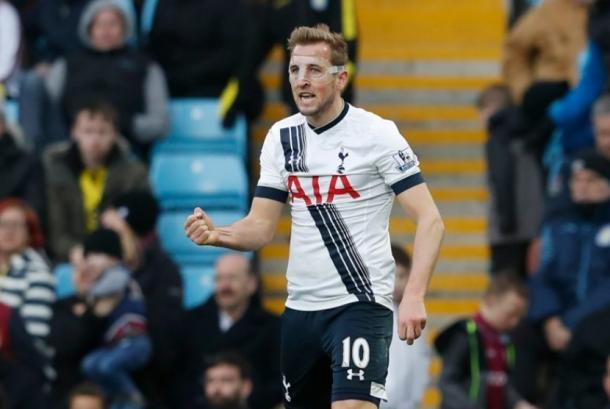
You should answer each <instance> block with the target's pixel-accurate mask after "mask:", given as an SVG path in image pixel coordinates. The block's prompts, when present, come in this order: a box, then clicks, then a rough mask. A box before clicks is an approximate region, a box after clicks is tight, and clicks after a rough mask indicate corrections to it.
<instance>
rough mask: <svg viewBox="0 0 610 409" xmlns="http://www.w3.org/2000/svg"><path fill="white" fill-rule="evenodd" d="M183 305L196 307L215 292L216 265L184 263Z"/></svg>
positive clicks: (181, 270)
mask: <svg viewBox="0 0 610 409" xmlns="http://www.w3.org/2000/svg"><path fill="white" fill-rule="evenodd" d="M180 272H181V273H182V282H183V288H184V293H183V297H182V300H183V305H184V308H186V309H191V308H194V307H196V306H198V305H200V304H203V303H204V302H206V301H207V300H208V298H209V297H210V295H212V293H213V292H214V266H213V265H212V264H202V263H200V264H182V265H181V266H180Z"/></svg>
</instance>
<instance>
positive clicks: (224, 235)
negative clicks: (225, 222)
mask: <svg viewBox="0 0 610 409" xmlns="http://www.w3.org/2000/svg"><path fill="white" fill-rule="evenodd" d="M283 206H284V204H283V203H281V202H279V201H276V200H271V199H267V198H262V197H255V198H254V200H253V201H252V207H251V209H250V213H248V215H247V216H246V217H244V218H243V219H241V220H238V221H237V222H235V223H233V224H232V225H230V226H225V227H216V226H214V223H213V221H212V220H211V219H210V217H209V216H208V215H207V214H206V213H205V212H204V211H203V210H202V209H201V208H199V207H197V208H195V210H194V211H193V214H192V215H190V216H189V217H188V218H187V219H186V223H185V225H184V230H185V232H186V235H187V236H188V238H189V239H191V240H192V241H193V242H194V243H196V244H199V245H207V246H216V247H226V248H230V249H234V250H242V251H249V250H258V249H260V248H261V247H263V246H264V245H266V244H267V243H269V242H270V241H271V240H272V239H273V235H274V233H275V229H276V227H277V224H278V221H279V219H280V216H281V214H282V207H283Z"/></svg>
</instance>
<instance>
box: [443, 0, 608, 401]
mask: <svg viewBox="0 0 610 409" xmlns="http://www.w3.org/2000/svg"><path fill="white" fill-rule="evenodd" d="M609 39H610V1H608V0H543V1H540V2H537V4H535V5H532V6H531V7H530V8H529V9H528V11H526V12H525V13H524V14H522V16H521V17H520V18H518V19H516V20H515V22H514V24H513V25H512V27H511V28H510V30H509V32H508V34H507V38H506V41H505V48H504V57H503V61H502V69H503V79H504V82H503V83H502V84H496V85H493V86H490V87H488V88H486V89H485V90H484V91H483V92H482V93H481V96H480V98H479V100H478V107H479V109H480V113H481V119H482V121H483V123H484V126H485V128H486V130H487V134H488V138H487V142H486V146H485V154H486V160H487V164H488V185H489V191H490V197H491V200H490V206H489V217H488V220H489V223H488V238H489V244H490V249H491V264H490V274H491V277H492V287H493V282H495V281H496V280H497V279H501V277H503V275H504V274H506V273H511V274H516V275H518V276H520V277H521V280H522V282H523V283H525V284H527V286H528V290H529V297H528V298H529V303H528V304H529V305H528V307H527V313H526V314H525V316H524V318H523V319H522V320H521V321H520V323H519V325H517V326H516V327H515V329H513V330H512V331H508V330H509V328H506V330H505V332H506V339H505V340H504V341H503V344H504V345H505V348H508V347H507V345H512V346H511V348H513V347H514V349H515V351H516V358H515V360H514V365H505V367H504V368H505V371H504V374H505V375H506V376H507V377H508V378H509V381H508V383H505V385H507V386H506V389H505V393H508V392H509V391H514V392H515V393H517V394H518V396H520V397H522V398H523V399H524V400H525V401H528V402H530V403H531V404H534V405H536V407H541V408H549V409H581V408H582V409H585V408H594V407H595V408H597V407H599V408H602V407H605V406H606V405H608V402H609V398H608V395H607V393H606V392H605V391H604V381H603V379H604V374H605V373H606V365H607V364H606V363H607V361H608V357H609V355H610V336H609V334H608V331H607V329H606V328H605V327H606V325H604V324H603V323H604V322H607V320H608V311H609V310H610V268H609V266H610V149H609V146H610V83H609V82H608V74H609V73H610V47H609ZM487 303H488V297H486V298H485V299H484V301H483V307H485V305H486V304H487ZM507 311H508V310H507ZM472 322H474V324H471V325H474V326H475V327H476V329H477V331H479V332H480V333H481V334H483V332H484V327H485V325H484V323H483V324H480V323H478V322H477V320H476V317H475V319H474V321H472ZM456 325H457V328H458V329H459V330H460V331H459V332H460V333H462V334H463V335H462V336H461V337H462V338H463V339H464V340H466V339H467V336H466V334H467V333H468V324H464V323H463V322H462V323H458V324H456ZM455 328H456V327H452V329H449V330H448V331H451V332H455ZM443 334H445V335H442V336H441V337H439V338H438V340H437V347H439V348H440V349H439V351H440V352H441V354H442V356H443V358H445V359H446V362H445V363H446V364H450V365H448V366H447V369H443V374H442V375H441V389H444V392H445V393H446V394H447V396H446V400H444V402H447V404H446V405H445V406H443V407H451V406H450V404H451V403H452V402H455V400H454V399H452V398H451V397H452V396H453V397H455V396H462V397H464V398H466V401H469V402H470V404H471V405H472V406H460V407H472V408H475V407H494V408H496V407H497V408H499V407H505V408H517V407H521V406H519V405H520V404H516V403H514V402H515V401H514V400H513V403H506V405H505V406H484V405H485V404H487V405H492V403H490V402H491V401H489V400H487V403H485V401H481V400H480V397H481V395H480V394H479V395H476V396H477V398H478V402H479V403H478V404H477V403H476V402H477V399H474V398H473V396H472V395H471V396H470V398H469V399H468V395H467V394H468V392H469V390H468V388H464V385H472V382H474V381H475V379H474V378H473V376H475V374H474V372H473V371H472V366H471V367H470V368H467V367H464V366H461V367H460V365H467V362H468V359H470V358H467V348H466V347H464V348H465V349H464V351H462V353H461V355H460V354H459V353H458V352H459V351H456V350H458V349H459V348H458V346H456V345H455V344H454V345H449V344H447V337H448V335H446V333H443ZM509 336H510V337H512V343H511V344H508V339H509ZM479 338H480V337H479ZM483 338H484V337H483ZM507 351H508V350H505V351H504V352H503V353H502V354H503V355H504V356H505V358H506V359H508V355H509V354H508V352H507ZM487 352H488V354H487V356H485V355H483V356H481V359H483V358H484V359H485V360H486V365H492V364H493V363H494V359H492V358H490V355H489V351H487ZM492 355H494V356H496V355H497V354H492ZM471 356H472V351H471ZM460 371H461V372H460ZM492 378H494V377H488V378H487V381H486V382H484V383H483V384H482V385H481V388H483V387H485V388H487V389H486V390H487V391H491V390H492V389H493V386H494V385H493V383H494V382H495V381H494V380H492ZM443 379H446V382H444V381H443ZM477 379H478V378H477ZM464 380H466V382H463V381H464ZM496 381H497V379H496ZM457 384H460V385H461V386H462V388H461V389H459V392H460V393H461V395H456V393H457V392H458V389H456V388H455V386H456V385H457ZM470 392H472V389H470ZM511 393H512V392H511ZM506 397H508V395H506ZM524 407H525V406H524Z"/></svg>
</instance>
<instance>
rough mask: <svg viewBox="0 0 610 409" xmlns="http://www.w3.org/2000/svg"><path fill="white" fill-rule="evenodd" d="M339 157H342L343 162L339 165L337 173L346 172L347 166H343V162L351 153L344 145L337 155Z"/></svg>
mask: <svg viewBox="0 0 610 409" xmlns="http://www.w3.org/2000/svg"><path fill="white" fill-rule="evenodd" d="M337 156H339V159H341V163H340V164H339V166H337V173H340V174H343V173H344V172H345V166H343V162H345V158H347V157H348V156H349V153H347V152H345V150H344V149H343V146H342V147H341V151H340V152H339V154H338V155H337Z"/></svg>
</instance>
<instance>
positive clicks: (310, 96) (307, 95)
mask: <svg viewBox="0 0 610 409" xmlns="http://www.w3.org/2000/svg"><path fill="white" fill-rule="evenodd" d="M314 97H315V95H314V94H310V93H309V92H303V93H301V94H299V99H300V100H301V101H305V102H307V101H311V100H312V99H314Z"/></svg>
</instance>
